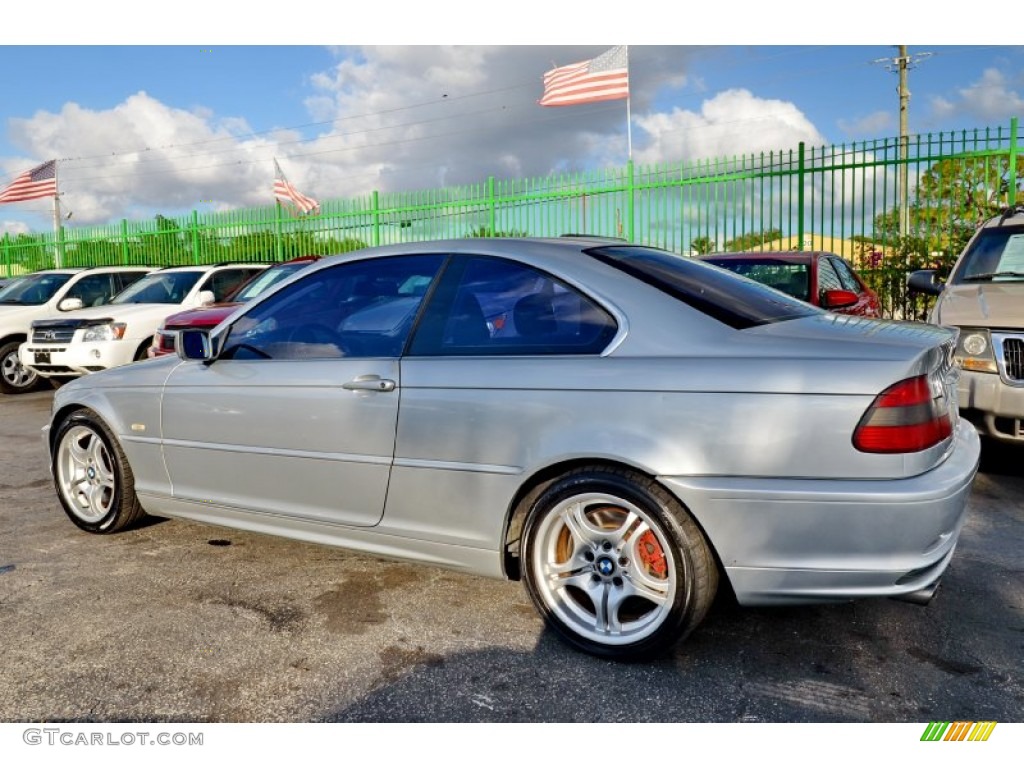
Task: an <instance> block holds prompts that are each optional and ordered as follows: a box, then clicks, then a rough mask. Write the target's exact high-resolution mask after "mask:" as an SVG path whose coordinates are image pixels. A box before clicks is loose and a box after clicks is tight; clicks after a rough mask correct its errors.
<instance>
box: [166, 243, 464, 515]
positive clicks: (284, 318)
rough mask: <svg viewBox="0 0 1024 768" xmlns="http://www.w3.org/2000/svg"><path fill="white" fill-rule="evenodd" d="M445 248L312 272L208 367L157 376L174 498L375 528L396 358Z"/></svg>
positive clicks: (226, 336) (228, 342)
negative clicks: (163, 381) (435, 252)
mask: <svg viewBox="0 0 1024 768" xmlns="http://www.w3.org/2000/svg"><path fill="white" fill-rule="evenodd" d="M443 261H444V257H443V256H440V255H416V256H399V257H390V258H377V259H366V260H362V261H354V262H345V263H342V264H338V265H333V266H330V267H328V268H326V269H319V270H316V271H314V272H313V273H312V274H310V275H308V276H307V277H305V279H303V280H300V281H298V282H295V283H292V284H291V285H289V286H286V287H285V288H284V289H282V290H280V291H277V292H276V293H273V294H272V295H270V296H269V297H267V298H266V299H265V300H262V301H260V300H257V302H256V304H255V305H254V306H252V307H251V308H250V309H249V311H248V312H246V313H245V314H244V315H242V316H241V317H239V318H238V319H237V320H236V321H235V322H234V323H233V324H232V325H231V327H230V328H229V329H227V330H226V331H224V332H223V333H222V336H221V337H220V338H218V340H217V341H218V343H219V344H221V352H220V354H219V356H218V358H217V359H216V360H214V361H213V362H212V363H202V362H196V361H189V362H184V363H182V364H181V365H179V366H177V367H176V368H175V369H174V371H173V372H172V373H171V375H170V376H169V378H168V379H167V382H166V385H165V387H164V394H163V402H162V443H163V450H164V458H165V462H166V466H167V472H168V475H169V477H170V481H171V484H172V489H173V490H172V492H173V495H174V496H175V497H177V498H181V499H184V500H190V501H193V502H201V503H210V504H215V505H219V506H224V507H235V508H241V509H244V510H249V511H256V512H265V513H270V514H275V515H284V516H292V517H300V518H306V519H310V520H317V521H323V522H331V523H343V524H346V525H357V526H371V525H375V524H376V523H377V522H378V521H379V520H380V517H381V514H382V512H383V509H384V498H385V494H386V492H387V486H388V478H389V476H390V471H391V462H392V459H393V455H394V443H395V422H396V419H397V415H398V402H399V392H400V379H399V375H400V370H399V363H398V361H399V357H400V355H401V352H402V348H403V347H404V345H405V342H406V339H407V338H408V335H409V332H410V329H411V327H412V323H413V320H414V318H415V316H416V313H417V311H418V309H419V306H420V304H421V303H422V301H423V297H424V295H425V294H426V291H427V289H428V287H429V286H430V285H431V282H432V281H433V280H434V278H435V276H436V275H437V273H438V271H439V269H440V267H441V264H442V263H443Z"/></svg>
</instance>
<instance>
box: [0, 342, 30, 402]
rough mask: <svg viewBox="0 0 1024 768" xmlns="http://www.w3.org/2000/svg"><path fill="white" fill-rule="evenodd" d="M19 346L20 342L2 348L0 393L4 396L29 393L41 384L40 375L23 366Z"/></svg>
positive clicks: (0, 349)
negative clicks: (19, 356) (19, 355)
mask: <svg viewBox="0 0 1024 768" xmlns="http://www.w3.org/2000/svg"><path fill="white" fill-rule="evenodd" d="M19 346H20V344H19V343H18V342H16V341H12V342H8V343H7V344H4V345H3V346H2V347H0V392H3V393H4V394H8V395H18V394H21V393H22V392H28V391H29V390H30V389H33V388H34V387H35V386H36V384H38V383H39V374H37V373H36V372H35V371H31V370H29V369H28V368H26V367H25V366H23V365H22V364H21V360H20V359H19V358H18V347H19Z"/></svg>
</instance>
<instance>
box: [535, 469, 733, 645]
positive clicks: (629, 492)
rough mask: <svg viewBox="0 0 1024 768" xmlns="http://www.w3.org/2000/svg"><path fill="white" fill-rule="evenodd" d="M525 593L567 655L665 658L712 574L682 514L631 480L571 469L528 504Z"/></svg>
mask: <svg viewBox="0 0 1024 768" xmlns="http://www.w3.org/2000/svg"><path fill="white" fill-rule="evenodd" d="M522 547H523V551H522V558H523V559H522V562H523V571H524V578H525V581H526V587H527V591H528V592H529V594H530V597H531V598H532V599H533V602H534V604H535V605H536V606H537V609H538V610H539V611H540V613H541V614H542V615H543V616H544V618H545V620H546V621H547V622H548V624H549V625H550V626H551V627H552V628H554V629H555V631H556V632H558V634H559V635H561V636H562V637H563V638H565V639H566V640H568V641H569V642H570V643H571V644H573V645H574V646H576V647H578V648H580V649H582V650H585V651H587V652H589V653H593V654H596V655H599V656H604V657H610V658H640V657H648V656H651V655H653V654H656V653H659V652H662V651H664V650H665V649H666V648H668V647H669V646H671V645H672V644H674V643H675V642H677V641H678V640H680V639H682V638H683V637H685V636H686V635H687V634H689V632H690V631H691V630H692V629H693V628H694V627H696V626H697V624H699V623H700V621H701V620H702V619H703V617H704V614H705V613H706V612H707V609H708V607H709V606H710V604H711V601H712V600H713V599H714V595H715V591H716V588H717V583H718V572H717V568H716V565H715V562H714V559H713V557H712V555H711V552H710V549H709V548H708V545H707V543H706V541H705V539H704V537H703V535H702V534H701V532H700V530H699V528H698V527H697V526H696V524H695V523H694V521H693V519H692V518H691V517H690V516H689V514H688V513H687V512H686V510H685V509H684V508H683V507H682V505H681V504H679V502H678V501H677V500H675V499H674V498H673V497H672V496H671V495H670V494H669V493H668V492H667V491H665V489H664V488H662V487H661V486H660V485H658V484H657V483H655V482H654V481H653V480H650V479H649V478H646V477H643V476H642V475H639V474H637V473H632V472H627V471H618V470H610V469H601V468H590V469H583V470H577V471H575V472H573V473H571V474H568V475H566V476H565V477H563V478H561V479H560V480H558V481H556V482H554V483H553V484H551V485H550V486H549V487H548V488H547V489H546V490H545V491H544V492H543V493H541V494H540V495H539V497H537V499H536V500H535V501H534V502H533V504H532V506H531V509H530V511H529V513H528V517H527V521H526V526H525V529H524V536H523V544H522Z"/></svg>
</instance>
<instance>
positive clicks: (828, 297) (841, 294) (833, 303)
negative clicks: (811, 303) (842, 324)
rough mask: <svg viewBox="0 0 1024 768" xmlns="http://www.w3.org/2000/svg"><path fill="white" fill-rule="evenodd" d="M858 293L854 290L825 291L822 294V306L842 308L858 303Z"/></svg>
mask: <svg viewBox="0 0 1024 768" xmlns="http://www.w3.org/2000/svg"><path fill="white" fill-rule="evenodd" d="M857 298H858V297H857V294H856V293H854V292H853V291H825V292H824V293H823V294H822V295H821V306H822V307H823V308H825V309H842V308H843V307H852V306H853V305H854V304H856V303H857Z"/></svg>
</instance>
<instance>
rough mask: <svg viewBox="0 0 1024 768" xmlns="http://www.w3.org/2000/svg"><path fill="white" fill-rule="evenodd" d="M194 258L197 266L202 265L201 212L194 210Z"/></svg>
mask: <svg viewBox="0 0 1024 768" xmlns="http://www.w3.org/2000/svg"><path fill="white" fill-rule="evenodd" d="M192 258H193V259H195V262H196V264H201V263H202V254H201V253H200V252H199V212H198V211H196V210H195V209H193V210H192Z"/></svg>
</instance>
